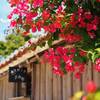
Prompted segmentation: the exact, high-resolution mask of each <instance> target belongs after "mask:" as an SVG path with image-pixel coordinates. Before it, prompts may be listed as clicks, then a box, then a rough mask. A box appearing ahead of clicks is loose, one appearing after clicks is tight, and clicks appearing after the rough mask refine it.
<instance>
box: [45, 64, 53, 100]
mask: <svg viewBox="0 0 100 100" xmlns="http://www.w3.org/2000/svg"><path fill="white" fill-rule="evenodd" d="M52 91H53V75H52V66H51V65H50V64H48V63H47V64H46V100H52V98H53V93H52Z"/></svg>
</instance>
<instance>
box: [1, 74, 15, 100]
mask: <svg viewBox="0 0 100 100" xmlns="http://www.w3.org/2000/svg"><path fill="white" fill-rule="evenodd" d="M14 92H15V91H14V84H13V83H9V82H8V75H5V76H3V77H2V78H0V100H8V98H10V97H13V96H14Z"/></svg>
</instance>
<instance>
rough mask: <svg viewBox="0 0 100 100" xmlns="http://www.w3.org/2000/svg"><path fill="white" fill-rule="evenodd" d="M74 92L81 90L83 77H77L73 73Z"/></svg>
mask: <svg viewBox="0 0 100 100" xmlns="http://www.w3.org/2000/svg"><path fill="white" fill-rule="evenodd" d="M72 82H73V94H75V93H76V92H78V91H80V90H81V79H77V78H76V77H75V76H74V74H73V80H72Z"/></svg>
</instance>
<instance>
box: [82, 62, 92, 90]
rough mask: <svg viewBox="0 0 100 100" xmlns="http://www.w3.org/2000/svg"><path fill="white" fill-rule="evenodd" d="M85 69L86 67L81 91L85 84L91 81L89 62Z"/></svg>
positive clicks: (90, 65)
mask: <svg viewBox="0 0 100 100" xmlns="http://www.w3.org/2000/svg"><path fill="white" fill-rule="evenodd" d="M85 67H86V70H85V72H84V73H83V75H82V87H83V90H85V87H86V84H87V82H88V81H91V80H92V79H93V77H92V74H93V73H92V64H91V61H89V62H88V64H87V65H86V66H85Z"/></svg>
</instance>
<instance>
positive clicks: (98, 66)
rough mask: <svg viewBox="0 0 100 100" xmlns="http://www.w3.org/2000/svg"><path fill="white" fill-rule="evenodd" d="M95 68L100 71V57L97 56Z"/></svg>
mask: <svg viewBox="0 0 100 100" xmlns="http://www.w3.org/2000/svg"><path fill="white" fill-rule="evenodd" d="M95 69H96V70H97V71H98V72H100V58H97V59H96V62H95Z"/></svg>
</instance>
